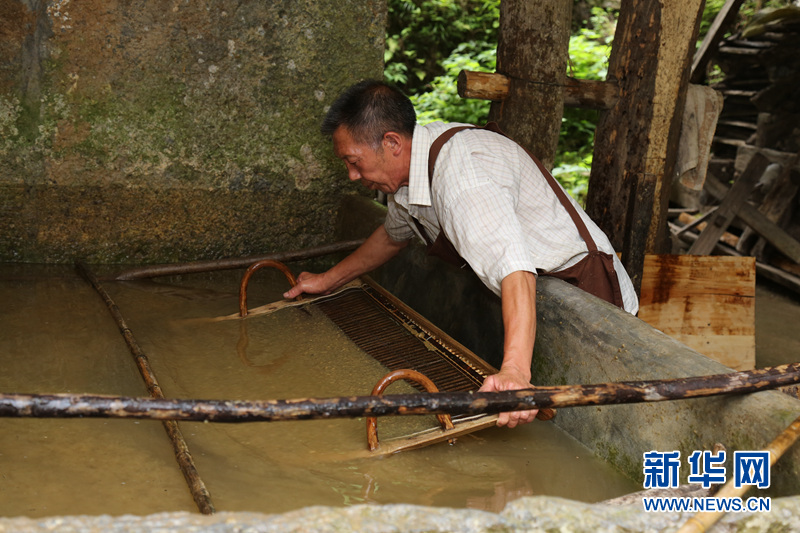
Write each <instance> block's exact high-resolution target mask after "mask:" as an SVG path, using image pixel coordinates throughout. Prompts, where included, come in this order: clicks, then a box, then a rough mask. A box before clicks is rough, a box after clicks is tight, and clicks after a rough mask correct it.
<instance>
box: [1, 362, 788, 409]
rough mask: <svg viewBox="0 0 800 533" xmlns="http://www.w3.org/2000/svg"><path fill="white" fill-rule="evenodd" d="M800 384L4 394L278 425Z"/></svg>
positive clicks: (21, 399)
mask: <svg viewBox="0 0 800 533" xmlns="http://www.w3.org/2000/svg"><path fill="white" fill-rule="evenodd" d="M798 382H800V363H791V364H788V365H781V366H777V367H771V368H764V369H759V370H749V371H742V372H731V373H728V374H716V375H711V376H699V377H690V378H678V379H666V380H654V381H628V382H619V383H602V384H597V385H558V386H549V387H534V388H532V389H527V390H519V391H502V392H438V393H427V394H394V395H386V396H350V397H334V398H302V399H290V400H260V401H229V400H191V399H162V398H154V399H148V398H126V397H113V396H96V395H71V394H50V395H34V394H0V417H35V418H76V417H99V418H135V419H152V420H183V421H195V422H200V421H202V422H205V421H208V422H276V421H286V420H309V419H319V418H355V417H362V416H389V415H422V414H450V415H461V414H463V415H475V414H481V413H487V414H493V413H501V412H507V411H522V410H528V409H539V408H543V407H555V408H561V407H578V406H588V405H614V404H629V403H643V402H662V401H670V400H682V399H691V398H702V397H708V396H717V395H722V394H744V393H751V392H757V391H761V390H768V389H773V388H776V387H781V386H784V385H791V384H794V383H798Z"/></svg>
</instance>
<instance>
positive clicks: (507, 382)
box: [478, 367, 539, 428]
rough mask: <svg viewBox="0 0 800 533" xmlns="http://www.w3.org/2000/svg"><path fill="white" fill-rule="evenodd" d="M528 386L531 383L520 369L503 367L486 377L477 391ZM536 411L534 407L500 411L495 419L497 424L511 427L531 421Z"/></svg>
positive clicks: (496, 390) (495, 390)
mask: <svg viewBox="0 0 800 533" xmlns="http://www.w3.org/2000/svg"><path fill="white" fill-rule="evenodd" d="M529 388H531V384H530V382H529V381H528V379H527V378H526V377H525V375H524V374H523V373H522V372H521V371H519V370H517V369H516V368H513V367H504V368H502V369H501V370H500V372H498V373H497V374H494V375H492V376H489V377H487V378H486V381H484V382H483V386H481V388H480V389H478V392H499V391H508V390H523V389H529ZM538 412H539V411H538V410H536V409H534V410H531V411H512V412H510V413H500V417H499V418H498V419H497V425H498V426H506V425H507V426H508V427H510V428H513V427H516V426H518V425H519V424H527V423H528V422H533V420H534V419H535V418H536V413H538Z"/></svg>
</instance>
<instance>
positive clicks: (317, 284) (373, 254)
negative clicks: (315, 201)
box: [283, 226, 408, 299]
mask: <svg viewBox="0 0 800 533" xmlns="http://www.w3.org/2000/svg"><path fill="white" fill-rule="evenodd" d="M407 244H408V241H395V240H393V239H392V238H391V237H389V234H388V233H386V229H385V228H384V227H383V226H378V229H376V230H375V231H373V232H372V235H370V236H369V238H367V240H366V241H364V243H363V244H362V245H361V246H359V247H358V248H357V249H356V250H355V251H354V252H353V253H352V254H350V255H348V256H347V257H345V258H344V259H343V260H342V261H340V262H339V263H337V264H336V265H334V266H333V268H331V269H330V270H328V271H327V272H323V273H321V274H312V273H310V272H303V273H302V274H300V275H299V276H297V285H295V286H294V287H292V288H291V289H289V290H288V291H286V292H285V293H283V297H284V298H287V299H291V298H296V297H297V296H298V295H300V294H303V293H308V294H329V293H330V292H331V291H334V290H336V289H338V288H339V287H341V286H342V285H344V284H345V283H349V282H351V281H353V280H354V279H356V278H357V277H358V276H360V275H361V274H365V273H366V272H370V271H372V270H374V269H376V268H378V267H379V266H381V265H382V264H384V263H385V262H386V261H388V260H389V259H391V258H392V257H394V256H395V255H397V253H398V252H399V251H400V250H402V249H403V248H405V247H406V245H407Z"/></svg>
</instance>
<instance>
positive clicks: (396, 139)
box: [383, 131, 406, 156]
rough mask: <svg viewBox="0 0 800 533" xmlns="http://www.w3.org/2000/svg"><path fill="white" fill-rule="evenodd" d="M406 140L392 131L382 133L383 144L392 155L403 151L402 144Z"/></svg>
mask: <svg viewBox="0 0 800 533" xmlns="http://www.w3.org/2000/svg"><path fill="white" fill-rule="evenodd" d="M405 142H406V139H405V137H403V136H402V135H400V134H399V133H397V132H394V131H387V132H386V133H384V134H383V146H384V148H386V149H387V150H389V152H390V153H391V154H392V155H396V156H397V155H400V154H401V153H402V151H403V144H404V143H405Z"/></svg>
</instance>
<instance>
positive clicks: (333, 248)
mask: <svg viewBox="0 0 800 533" xmlns="http://www.w3.org/2000/svg"><path fill="white" fill-rule="evenodd" d="M363 242H364V239H357V240H352V241H342V242H337V243H333V244H326V245H322V246H316V247H313V248H305V249H302V250H291V251H288V252H275V253H271V254H266V255H257V256H250V257H236V258H231V259H218V260H211V261H193V262H189V263H173V264H167V265H151V266H144V267H140V268H133V269H130V270H126V271H124V272H120V273H119V274H117V275H116V276H113V277H111V279H113V280H115V281H130V280H134V279H143V278H154V277H157V276H172V275H176V274H194V273H198V272H212V271H216V270H232V269H236V268H247V267H249V266H250V265H252V264H253V263H257V262H258V261H265V260H272V261H281V262H288V261H300V260H303V259H312V258H314V257H321V256H323V255H330V254H334V253H338V252H348V251H350V250H355V249H356V248H358V247H359V246H360V245H361V243H363Z"/></svg>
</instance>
